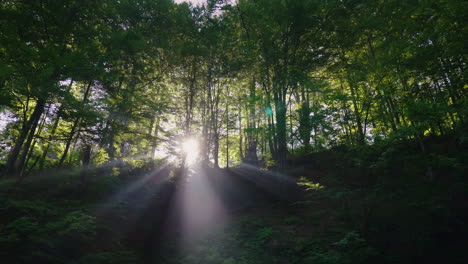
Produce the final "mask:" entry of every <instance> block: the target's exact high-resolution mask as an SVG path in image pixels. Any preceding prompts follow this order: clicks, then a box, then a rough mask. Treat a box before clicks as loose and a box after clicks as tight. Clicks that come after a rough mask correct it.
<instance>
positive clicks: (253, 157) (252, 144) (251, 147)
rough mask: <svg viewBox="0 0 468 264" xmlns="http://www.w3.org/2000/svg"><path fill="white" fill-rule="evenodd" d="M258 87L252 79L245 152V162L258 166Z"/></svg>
mask: <svg viewBox="0 0 468 264" xmlns="http://www.w3.org/2000/svg"><path fill="white" fill-rule="evenodd" d="M255 90H256V87H255V78H252V83H251V85H250V86H249V102H248V109H249V116H248V122H247V124H248V125H247V148H246V150H245V161H246V162H247V163H251V164H254V165H256V164H257V163H258V156H257V139H256V138H255V133H256V130H257V127H256V126H257V125H256V119H257V118H256V114H255V105H256V100H257V99H256V97H257V94H256V91H255Z"/></svg>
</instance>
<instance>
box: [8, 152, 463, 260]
mask: <svg viewBox="0 0 468 264" xmlns="http://www.w3.org/2000/svg"><path fill="white" fill-rule="evenodd" d="M401 148H402V150H405V149H407V148H408V147H407V146H404V145H403V146H402V147H401ZM397 150H398V149H397ZM356 153H358V154H359V153H362V151H360V152H356ZM398 153H399V154H400V155H399V156H398V155H393V156H391V157H394V159H395V160H394V161H393V160H390V161H391V162H392V163H386V165H385V166H386V167H383V168H369V166H368V165H366V166H364V165H360V167H358V166H353V163H352V161H353V158H355V157H356V156H357V155H356V154H355V153H353V152H349V151H342V152H340V150H334V151H330V152H322V153H318V154H312V155H309V156H304V157H300V158H298V159H296V160H292V161H291V164H290V168H289V170H288V174H287V175H286V174H281V173H277V172H274V171H270V170H265V169H261V168H257V167H254V166H251V165H247V164H244V165H240V166H238V167H234V168H229V169H213V168H202V167H199V166H192V167H188V168H186V169H184V170H182V169H180V168H177V167H174V166H172V165H168V164H165V163H160V164H159V165H154V166H153V165H151V166H145V165H143V166H139V167H138V166H127V165H125V166H121V165H113V166H112V167H106V168H90V169H89V171H79V170H71V171H68V172H66V173H65V172H64V173H54V172H53V171H50V172H49V175H47V173H46V174H43V175H42V176H40V175H32V176H31V177H30V178H26V179H25V180H24V181H23V182H22V183H21V184H18V183H15V181H14V180H13V179H3V180H1V181H0V259H2V260H5V261H6V262H5V263H18V264H23V263H24V264H29V263H71V264H85V263H86V264H94V263H95V264H98V263H99V264H106V263H109V264H124V263H125V264H129V263H130V264H131V263H135V264H137V263H138V264H140V263H141V264H146V263H163V264H178V263H180V264H182V263H184V264H186V263H187V264H191V263H194V264H198V263H206V264H210V263H212V264H234V263H235V264H263V263H265V264H267V263H268V264H271V263H277V264H338V263H340V264H341V263H345V264H346V263H350V264H351V263H418V262H419V263H422V262H423V263H465V261H466V259H468V256H467V255H466V250H463V249H464V248H466V246H468V244H467V243H466V237H467V236H468V230H467V228H466V225H465V223H466V222H467V221H468V214H467V209H468V202H467V201H468V193H467V191H466V190H468V189H467V187H468V183H467V180H466V177H465V173H464V168H465V167H464V165H463V164H465V163H464V160H465V156H464V155H465V154H464V152H457V153H459V154H458V155H461V158H458V157H457V156H456V158H453V160H454V161H457V163H456V164H461V165H457V167H455V166H454V167H453V168H451V169H447V168H442V167H441V168H434V169H433V176H434V177H433V179H430V180H428V179H427V178H426V177H425V176H424V175H425V173H424V172H425V170H426V169H427V167H425V166H423V165H421V164H425V163H418V161H420V160H424V159H425V157H418V156H415V154H414V153H413V152H410V151H408V153H407V154H405V155H402V153H403V151H401V150H398ZM367 156H368V157H371V158H372V160H373V159H375V158H374V157H375V156H376V154H375V153H373V152H369V153H367V154H366V157H367ZM411 157H416V158H413V160H412V161H411V162H407V163H406V164H405V165H404V166H395V165H393V164H400V161H401V160H404V161H407V160H410V158H411ZM441 157H444V156H441ZM358 160H359V161H362V160H365V159H363V158H359V159H358ZM458 160H460V161H461V162H458ZM83 175H85V178H86V182H85V184H83V183H82V179H83V178H82V177H81V176H83ZM416 175H419V176H416ZM421 175H422V176H421Z"/></svg>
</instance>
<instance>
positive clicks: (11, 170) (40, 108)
mask: <svg viewBox="0 0 468 264" xmlns="http://www.w3.org/2000/svg"><path fill="white" fill-rule="evenodd" d="M44 106H45V100H44V99H38V101H37V103H36V106H35V107H34V111H33V113H32V114H31V116H30V117H29V119H28V121H27V122H26V123H24V125H23V127H22V128H21V132H20V135H19V137H18V139H17V140H16V143H15V146H14V147H13V149H12V150H11V152H10V155H9V157H8V161H7V164H6V174H7V175H8V174H16V173H17V172H18V169H19V165H20V164H21V163H22V162H24V161H21V160H18V158H19V157H20V151H21V149H23V151H24V150H26V152H27V151H28V150H29V145H28V144H25V145H24V146H23V144H24V143H25V140H26V139H27V138H28V140H29V138H31V140H32V137H33V136H34V132H35V129H36V126H37V124H38V122H39V119H40V117H41V115H42V113H43V112H44ZM31 134H32V136H30V137H28V135H31ZM29 144H30V143H29ZM26 154H27V153H26ZM25 157H26V156H25Z"/></svg>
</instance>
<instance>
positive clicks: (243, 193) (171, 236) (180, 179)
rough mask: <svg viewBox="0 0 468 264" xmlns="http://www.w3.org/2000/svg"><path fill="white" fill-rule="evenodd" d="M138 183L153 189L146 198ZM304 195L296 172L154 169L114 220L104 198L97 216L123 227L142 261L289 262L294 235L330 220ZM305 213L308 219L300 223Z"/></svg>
mask: <svg viewBox="0 0 468 264" xmlns="http://www.w3.org/2000/svg"><path fill="white" fill-rule="evenodd" d="M177 174H179V175H178V176H177ZM150 186H152V187H150ZM141 188H154V189H155V190H158V191H157V192H154V196H153V197H151V198H149V197H148V196H147V195H146V193H145V192H142V191H141ZM306 198H307V193H306V190H305V188H304V187H301V186H299V185H298V184H297V180H296V178H292V177H290V176H286V175H282V174H279V173H274V172H270V171H266V170H260V169H258V168H255V167H253V166H250V165H242V166H240V167H236V168H232V169H211V168H201V167H197V166H195V167H190V168H188V169H186V170H184V171H183V172H180V171H179V172H174V171H173V170H170V169H162V170H160V171H159V172H158V173H157V174H155V175H153V176H149V177H147V178H146V179H145V183H143V184H141V183H140V186H139V187H137V188H133V190H132V191H131V192H127V193H126V194H125V195H124V196H121V197H120V199H121V200H120V203H124V204H132V205H134V206H133V207H132V210H130V211H129V212H127V213H126V215H125V217H124V218H122V217H120V221H116V219H119V217H118V216H119V213H118V212H116V211H115V210H108V211H107V213H106V210H105V208H106V207H107V208H109V204H107V205H106V204H105V203H104V204H103V205H101V206H100V207H101V208H100V209H99V211H100V212H101V213H100V217H99V219H100V220H101V221H107V222H108V223H112V224H113V225H115V226H114V227H113V228H112V229H116V230H126V232H125V235H124V238H123V240H124V243H126V244H127V245H129V246H131V247H133V248H135V249H136V250H137V251H138V252H139V255H142V256H143V259H144V262H145V263H231V262H232V263H264V262H265V263H267V262H269V263H297V259H296V260H295V261H291V262H290V260H291V254H292V253H298V252H299V251H300V250H301V249H302V246H301V245H300V243H299V242H303V241H307V240H310V239H312V238H317V234H318V233H319V232H322V233H323V231H324V230H325V229H326V227H325V226H326V225H327V224H328V223H331V222H330V221H329V219H328V217H329V216H328V215H325V214H323V210H324V209H325V207H326V206H327V204H325V203H320V201H319V199H318V197H316V199H315V201H314V203H313V204H310V203H309V204H307V203H303V204H301V202H304V201H306ZM309 198H310V197H309ZM322 200H323V199H322ZM112 201H113V202H112V204H114V203H115V199H113V200H112ZM103 209H104V210H103ZM327 209H332V208H327ZM317 212H322V215H319V214H317ZM310 213H312V214H315V217H316V218H318V219H316V220H317V221H316V222H317V225H316V226H311V225H307V224H305V221H304V219H307V218H308V217H310ZM318 215H319V216H318ZM317 216H318V217H317ZM324 218H327V219H324ZM278 250H279V251H278ZM281 251H284V252H281ZM293 251H297V252H293ZM295 257H296V258H298V257H299V255H297V254H295ZM161 261H162V262H161Z"/></svg>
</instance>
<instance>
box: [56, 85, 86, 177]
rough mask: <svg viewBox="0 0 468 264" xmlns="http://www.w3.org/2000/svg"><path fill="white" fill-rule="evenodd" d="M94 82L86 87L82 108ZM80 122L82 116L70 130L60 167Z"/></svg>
mask: <svg viewBox="0 0 468 264" xmlns="http://www.w3.org/2000/svg"><path fill="white" fill-rule="evenodd" d="M92 83H93V82H89V84H88V86H87V87H86V90H85V93H84V95H83V101H82V103H81V108H83V107H84V106H85V104H86V100H88V95H89V92H90V91H91V84H92ZM80 122H81V117H77V118H76V119H75V121H74V122H73V126H72V128H71V130H70V133H69V134H68V137H67V143H66V145H65V150H64V151H63V154H62V157H61V158H60V161H59V163H58V165H57V166H58V167H59V168H61V167H62V165H63V162H64V161H65V158H66V157H67V154H68V151H69V149H70V145H71V143H72V140H73V136H74V135H75V131H76V129H77V128H78V126H79V124H80Z"/></svg>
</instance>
